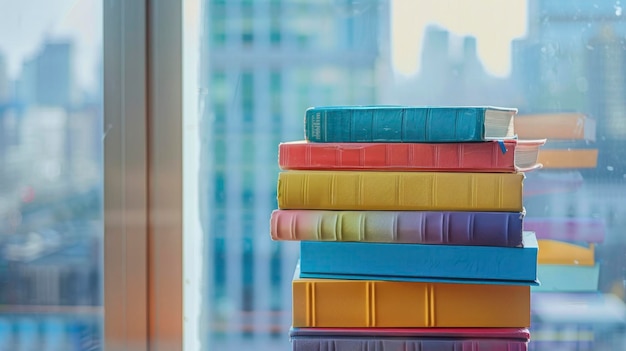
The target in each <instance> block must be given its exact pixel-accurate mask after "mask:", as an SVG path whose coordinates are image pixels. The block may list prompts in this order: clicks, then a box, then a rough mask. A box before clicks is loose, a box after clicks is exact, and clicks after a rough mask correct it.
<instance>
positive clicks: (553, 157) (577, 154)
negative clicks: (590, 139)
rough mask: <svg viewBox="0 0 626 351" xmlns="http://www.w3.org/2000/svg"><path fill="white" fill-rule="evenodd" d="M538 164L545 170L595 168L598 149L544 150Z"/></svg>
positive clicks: (541, 151) (540, 152) (540, 154)
mask: <svg viewBox="0 0 626 351" xmlns="http://www.w3.org/2000/svg"><path fill="white" fill-rule="evenodd" d="M537 159H538V162H540V163H541V164H542V165H543V167H544V168H547V169H548V168H595V167H596V166H597V164H598V149H545V150H544V149H542V150H539V156H538V158H537Z"/></svg>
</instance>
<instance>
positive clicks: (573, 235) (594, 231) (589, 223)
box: [524, 217, 606, 243]
mask: <svg viewBox="0 0 626 351" xmlns="http://www.w3.org/2000/svg"><path fill="white" fill-rule="evenodd" d="M524 230H528V231H531V232H535V235H536V236H537V239H553V240H564V241H583V242H587V243H601V242H603V241H604V235H605V232H606V224H605V223H604V220H602V219H598V218H583V217H574V218H567V217H542V218H526V219H525V220H524Z"/></svg>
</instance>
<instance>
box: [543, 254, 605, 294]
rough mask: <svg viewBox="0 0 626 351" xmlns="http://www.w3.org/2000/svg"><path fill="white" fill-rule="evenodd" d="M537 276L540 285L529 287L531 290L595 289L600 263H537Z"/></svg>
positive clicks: (575, 290)
mask: <svg viewBox="0 0 626 351" xmlns="http://www.w3.org/2000/svg"><path fill="white" fill-rule="evenodd" d="M540 252H541V250H540ZM537 278H538V279H539V281H540V282H541V285H538V286H533V287H531V291H538V292H539V291H546V292H548V291H552V292H584V291H586V292H591V291H597V290H598V279H599V278H600V265H599V264H595V265H593V266H577V265H563V264H538V265H537Z"/></svg>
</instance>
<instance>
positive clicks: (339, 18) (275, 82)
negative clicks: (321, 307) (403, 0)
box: [200, 0, 388, 338]
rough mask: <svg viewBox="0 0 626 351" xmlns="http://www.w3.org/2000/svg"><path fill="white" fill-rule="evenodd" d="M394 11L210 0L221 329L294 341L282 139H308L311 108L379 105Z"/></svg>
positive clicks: (212, 215) (340, 4)
mask: <svg viewBox="0 0 626 351" xmlns="http://www.w3.org/2000/svg"><path fill="white" fill-rule="evenodd" d="M387 6H388V5H387V4H386V3H385V2H380V1H365V2H362V1H359V2H357V1H323V2H320V1H313V0H308V1H299V2H283V1H280V0H271V1H262V2H256V1H251V0H242V1H237V2H231V1H224V0H211V1H208V3H207V5H206V8H205V10H206V11H205V16H206V18H207V20H206V21H204V23H206V24H205V25H206V26H207V27H206V28H205V29H204V32H205V37H206V40H205V42H204V47H203V49H202V50H203V51H202V62H203V63H204V66H203V67H202V80H203V83H202V85H203V87H204V88H205V89H203V90H202V91H201V95H202V96H201V99H200V100H201V103H202V106H203V111H202V126H201V130H202V135H201V140H202V155H201V157H202V163H201V171H200V174H201V177H200V178H201V179H202V183H201V191H202V194H201V204H200V209H201V216H203V217H202V225H203V230H204V231H205V233H206V234H207V237H208V238H209V240H208V242H209V244H208V245H209V247H208V251H207V257H209V260H208V262H206V264H207V267H209V276H208V277H207V279H208V282H209V284H208V286H209V287H210V291H209V296H208V297H209V301H210V304H211V313H210V321H209V325H211V328H212V330H214V331H218V332H220V333H231V332H234V333H235V334H237V335H241V333H243V334H244V335H256V334H264V333H265V334H266V333H267V332H268V331H269V332H273V331H277V332H279V333H283V334H281V337H283V338H285V335H284V333H285V332H286V330H287V327H288V325H289V323H290V316H289V313H288V310H289V309H290V304H289V301H290V288H289V283H290V281H291V277H292V275H293V268H294V265H295V260H296V258H297V254H298V253H297V246H294V245H290V243H275V242H271V240H270V239H269V234H268V230H269V229H268V226H269V216H270V213H271V211H272V210H273V209H275V208H276V206H277V205H276V192H275V191H276V190H275V189H276V178H277V171H278V168H277V146H278V144H279V142H281V141H287V140H298V139H302V138H303V117H304V111H305V109H306V108H307V107H309V106H312V105H331V104H373V103H375V102H376V96H377V86H376V67H377V63H378V61H377V60H378V58H379V33H382V32H381V31H380V30H379V29H380V28H381V26H385V25H386V24H387V23H381V21H388V19H387V18H386V17H382V16H381V14H383V13H387V10H386V7H387ZM312 14H315V15H312ZM383 32H384V31H383ZM253 291H254V293H253ZM268 326H272V327H271V328H270V329H268Z"/></svg>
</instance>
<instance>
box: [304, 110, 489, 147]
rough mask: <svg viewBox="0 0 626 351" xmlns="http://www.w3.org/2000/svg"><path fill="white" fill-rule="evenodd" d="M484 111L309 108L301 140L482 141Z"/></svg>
mask: <svg viewBox="0 0 626 351" xmlns="http://www.w3.org/2000/svg"><path fill="white" fill-rule="evenodd" d="M485 111H486V109H485V108H481V107H476V108H466V107H465V108H464V107H460V108H452V107H451V108H427V107H423V108H417V107H387V108H381V107H379V108H350V107H346V108H310V109H308V110H307V111H306V113H305V118H304V122H305V138H306V139H307V140H309V141H312V142H376V141H386V142H429V141H432V142H462V141H482V140H484V137H483V136H484V132H485V126H484V123H485Z"/></svg>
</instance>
